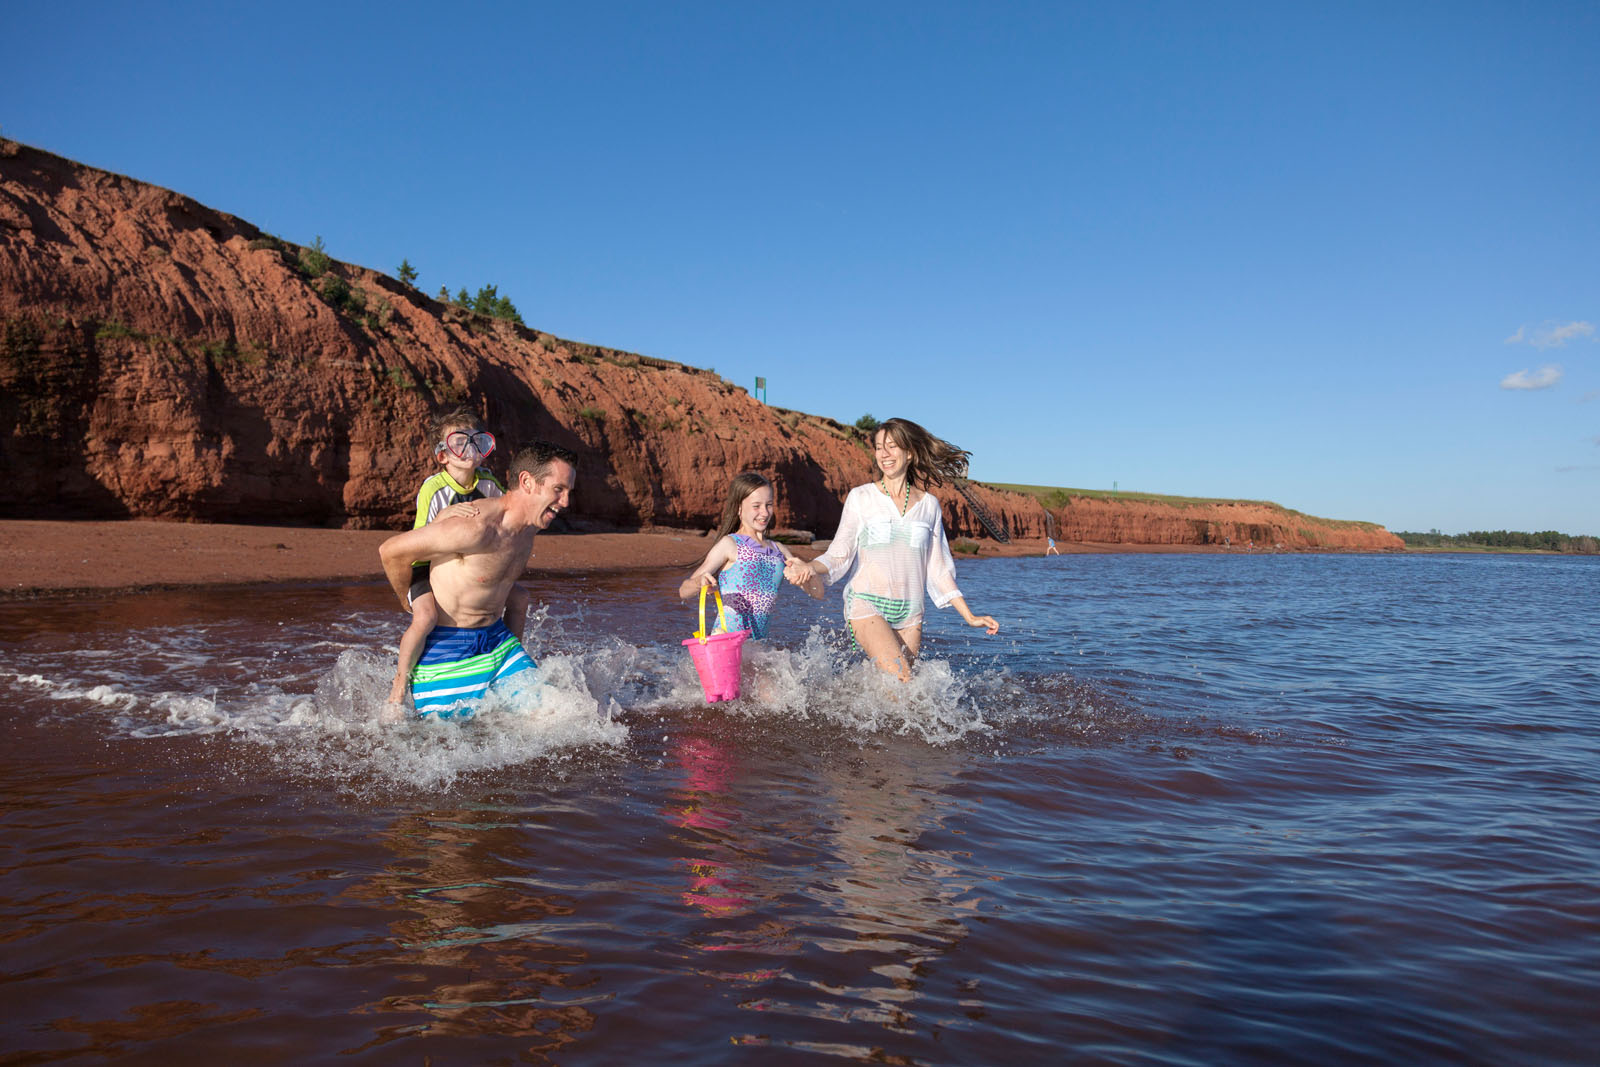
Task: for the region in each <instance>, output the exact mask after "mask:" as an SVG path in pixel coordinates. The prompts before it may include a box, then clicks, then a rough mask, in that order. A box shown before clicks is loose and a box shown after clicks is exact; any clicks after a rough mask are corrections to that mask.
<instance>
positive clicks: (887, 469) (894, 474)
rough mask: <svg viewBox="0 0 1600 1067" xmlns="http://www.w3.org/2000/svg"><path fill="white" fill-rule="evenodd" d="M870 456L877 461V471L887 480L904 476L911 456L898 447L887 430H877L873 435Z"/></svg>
mask: <svg viewBox="0 0 1600 1067" xmlns="http://www.w3.org/2000/svg"><path fill="white" fill-rule="evenodd" d="M872 456H873V459H874V460H876V461H877V464H878V469H879V470H881V471H883V473H884V476H885V477H887V478H898V477H900V476H901V475H903V474H905V472H906V467H907V466H909V465H910V463H911V454H910V453H908V452H907V451H906V450H905V449H903V448H901V447H900V445H899V443H898V442H896V441H895V439H894V438H893V437H892V436H890V434H889V431H888V430H879V431H878V432H877V433H876V434H874V435H873V438H872Z"/></svg>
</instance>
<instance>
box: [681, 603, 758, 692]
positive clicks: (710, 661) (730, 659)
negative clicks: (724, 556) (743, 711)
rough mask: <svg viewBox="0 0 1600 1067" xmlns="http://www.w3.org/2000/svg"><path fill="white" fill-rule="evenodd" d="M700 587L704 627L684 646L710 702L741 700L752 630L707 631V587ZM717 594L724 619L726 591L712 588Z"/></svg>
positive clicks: (719, 610) (701, 620)
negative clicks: (747, 643)
mask: <svg viewBox="0 0 1600 1067" xmlns="http://www.w3.org/2000/svg"><path fill="white" fill-rule="evenodd" d="M707 588H708V587H707V586H703V585H702V586H701V587H700V629H698V630H696V631H695V635H694V636H693V637H689V638H685V639H684V642H683V644H684V647H685V648H687V649H688V650H689V656H690V658H691V659H693V660H694V669H695V673H697V674H698V675H700V688H701V689H703V690H705V694H706V703H707V704H715V703H717V701H719V700H738V699H739V671H740V668H741V667H742V666H743V659H744V655H743V651H742V649H743V647H744V642H745V638H747V637H749V636H750V631H749V630H735V631H734V632H733V633H727V634H707V633H706V589H707ZM709 588H710V589H711V591H712V592H713V593H716V595H717V618H718V619H719V620H720V619H722V618H723V610H722V592H721V590H719V589H717V588H716V586H710V587H709Z"/></svg>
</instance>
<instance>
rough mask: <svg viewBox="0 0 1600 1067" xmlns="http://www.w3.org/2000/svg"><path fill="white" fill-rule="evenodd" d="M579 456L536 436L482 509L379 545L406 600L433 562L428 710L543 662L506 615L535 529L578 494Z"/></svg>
mask: <svg viewBox="0 0 1600 1067" xmlns="http://www.w3.org/2000/svg"><path fill="white" fill-rule="evenodd" d="M575 462H576V457H575V456H574V455H573V454H572V453H571V452H570V451H568V450H567V449H565V448H561V447H559V446H557V445H552V444H546V443H543V442H539V443H536V444H534V445H532V446H530V447H528V448H525V449H523V450H522V451H521V452H518V453H517V454H516V456H514V457H513V458H512V460H511V468H510V471H509V473H508V475H507V479H506V481H507V485H508V487H509V488H508V491H507V492H506V493H505V494H504V495H503V496H496V497H488V498H486V499H484V500H480V501H478V502H477V503H476V505H475V507H476V511H477V513H476V514H474V515H466V514H459V513H458V514H454V515H447V516H442V517H441V518H439V519H437V520H436V521H434V522H430V523H428V524H427V525H425V526H419V527H417V528H416V529H414V530H411V531H409V532H408V533H403V534H396V535H395V536H393V537H391V538H389V539H388V540H387V541H385V542H384V543H383V544H382V545H381V546H379V548H378V555H379V556H380V558H381V559H382V560H383V572H384V575H385V576H386V577H387V578H388V579H389V584H390V586H392V587H393V589H394V591H395V595H396V596H397V597H399V598H400V603H401V605H402V606H404V607H409V605H408V603H407V595H408V593H409V592H410V587H411V578H412V567H411V565H412V563H413V562H415V561H417V560H425V561H426V562H427V563H428V564H429V565H430V573H429V581H430V583H431V585H432V587H433V596H434V599H435V600H436V601H437V603H438V612H439V625H437V626H435V627H434V628H433V630H432V631H431V632H430V633H429V634H428V635H427V638H426V640H425V641H424V644H423V650H422V657H421V659H420V660H419V662H418V663H417V666H416V668H415V669H414V670H413V671H412V672H411V679H410V680H411V691H412V698H413V701H414V703H415V705H416V711H417V714H418V715H419V716H423V717H426V716H428V715H438V716H439V717H441V718H450V717H452V711H453V708H454V706H455V705H457V704H461V703H463V702H468V703H470V702H474V701H476V700H478V699H480V698H482V697H483V695H484V694H485V693H487V692H488V690H489V687H490V686H491V685H493V684H494V683H496V682H499V681H502V680H504V679H506V678H510V677H512V676H514V675H517V674H520V673H522V672H523V671H528V670H532V669H533V666H534V663H533V660H531V659H530V658H528V654H527V653H526V652H524V651H523V649H522V643H521V642H520V641H519V640H518V635H516V634H514V633H512V632H511V631H510V630H509V629H507V628H506V624H505V622H504V621H502V619H501V616H502V615H503V614H504V612H505V610H506V603H507V600H508V598H509V597H510V596H511V594H512V589H513V587H514V586H515V585H516V582H517V579H518V578H520V577H522V572H523V571H524V570H525V569H526V568H527V566H528V557H529V556H530V555H531V554H532V552H533V539H534V537H535V536H536V535H537V534H538V533H539V531H541V530H544V529H546V528H548V527H549V525H550V524H551V523H552V522H554V521H555V518H556V516H557V515H559V514H560V513H561V512H562V511H564V510H566V508H567V505H568V504H569V503H570V499H571V493H572V488H573V486H574V485H575V484H576V482H577V474H576V471H575V469H574V464H575ZM384 711H385V718H386V719H389V718H392V717H393V715H394V712H393V710H392V709H391V708H389V707H387V706H386V707H385V709H384ZM402 714H403V712H402ZM466 714H470V710H469V711H467V712H466Z"/></svg>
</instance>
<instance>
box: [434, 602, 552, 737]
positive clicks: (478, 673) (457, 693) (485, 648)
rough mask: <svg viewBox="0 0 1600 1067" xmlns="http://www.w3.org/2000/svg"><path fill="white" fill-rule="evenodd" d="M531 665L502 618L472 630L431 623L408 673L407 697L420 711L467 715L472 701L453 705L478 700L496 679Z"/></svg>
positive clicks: (469, 715) (446, 717)
mask: <svg viewBox="0 0 1600 1067" xmlns="http://www.w3.org/2000/svg"><path fill="white" fill-rule="evenodd" d="M534 666H535V664H534V662H533V660H532V659H530V658H529V657H528V654H527V653H526V652H524V651H523V650H522V644H521V642H519V641H518V640H517V638H516V635H514V634H513V633H512V632H511V631H510V629H508V628H507V627H506V624H505V623H504V622H502V621H499V620H496V621H495V622H492V623H490V624H489V625H488V626H481V627H477V628H473V629H469V628H467V627H463V626H435V627H434V628H433V632H432V633H430V634H429V635H428V639H427V641H426V642H425V643H424V644H423V646H422V658H421V659H420V660H419V661H418V662H417V665H416V667H415V668H414V669H413V670H412V672H411V698H412V701H413V702H414V703H415V704H416V706H417V714H418V715H419V716H428V715H436V716H437V717H439V718H441V719H453V718H457V717H460V718H463V719H465V718H470V717H471V715H472V708H471V707H470V706H468V707H463V708H459V709H457V708H456V707H455V705H457V704H462V703H464V702H475V701H478V700H482V699H483V696H484V694H485V693H487V692H488V691H489V687H490V686H491V685H493V684H494V683H496V682H499V681H503V680H504V679H506V678H510V677H512V676H513V675H517V674H521V673H522V672H523V671H531V670H533V668H534Z"/></svg>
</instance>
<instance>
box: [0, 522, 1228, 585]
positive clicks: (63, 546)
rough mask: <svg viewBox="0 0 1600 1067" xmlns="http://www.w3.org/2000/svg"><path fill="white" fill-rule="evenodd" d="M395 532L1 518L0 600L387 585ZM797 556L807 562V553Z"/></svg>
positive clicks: (668, 537) (690, 538) (597, 562)
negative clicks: (386, 543) (283, 585)
mask: <svg viewBox="0 0 1600 1067" xmlns="http://www.w3.org/2000/svg"><path fill="white" fill-rule="evenodd" d="M392 532H393V531H387V530H325V529H314V528H307V527H297V526H235V525H224V524H207V523H180V522H141V521H122V522H88V521H85V522H66V521H45V520H34V519H8V520H0V573H3V574H4V579H3V580H0V598H3V599H17V598H26V597H35V596H46V595H51V594H58V593H67V594H70V593H88V592H109V591H133V590H141V589H166V588H176V587H181V586H203V585H253V584H258V583H263V582H265V583H280V582H327V581H382V580H383V571H382V569H381V568H380V567H379V565H378V545H379V544H381V543H382V542H383V540H384V538H386V537H389V536H390V535H391V533H392ZM977 544H978V551H977V553H976V554H975V555H974V554H967V553H958V554H957V562H958V564H959V562H960V561H961V560H964V559H973V558H980V559H981V558H984V557H993V556H1037V555H1041V554H1043V552H1044V548H1045V546H1044V542H1042V541H1036V540H1025V541H1014V542H1013V543H1011V544H1009V545H1001V544H996V543H994V542H992V541H983V542H978V543H977ZM708 548H710V541H709V540H708V539H707V538H706V536H705V535H704V533H701V532H696V531H692V530H659V531H650V532H642V533H584V534H570V533H569V534H545V535H543V536H541V537H540V538H539V540H538V543H537V545H536V546H535V548H534V554H533V559H532V560H531V561H530V569H531V570H533V571H538V570H542V569H550V570H627V569H634V568H641V567H685V568H689V567H693V566H694V565H695V564H696V563H698V562H699V561H700V560H701V559H702V558H703V557H704V555H705V553H706V550H707V549H708ZM1060 548H1061V551H1062V552H1064V553H1069V554H1070V553H1078V552H1162V551H1184V552H1196V551H1208V549H1206V548H1203V547H1199V546H1193V545H1181V546H1166V545H1087V544H1069V545H1061V546H1060ZM795 551H796V553H797V554H798V555H802V556H811V555H814V554H815V552H814V551H813V550H811V549H809V548H807V547H796V549H795Z"/></svg>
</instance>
